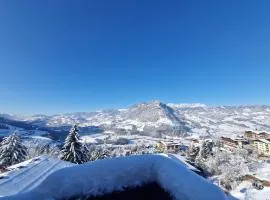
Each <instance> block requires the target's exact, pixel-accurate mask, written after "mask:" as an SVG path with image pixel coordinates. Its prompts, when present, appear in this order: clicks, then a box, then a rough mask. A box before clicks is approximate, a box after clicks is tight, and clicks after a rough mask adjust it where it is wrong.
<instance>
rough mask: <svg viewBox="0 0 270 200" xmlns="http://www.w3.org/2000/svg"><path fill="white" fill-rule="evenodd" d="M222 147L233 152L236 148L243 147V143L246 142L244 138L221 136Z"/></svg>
mask: <svg viewBox="0 0 270 200" xmlns="http://www.w3.org/2000/svg"><path fill="white" fill-rule="evenodd" d="M221 143H222V147H223V148H225V149H227V150H229V151H231V152H234V151H235V150H236V149H237V148H243V146H244V145H245V144H248V142H247V141H246V140H245V139H244V138H235V139H232V138H229V137H221Z"/></svg>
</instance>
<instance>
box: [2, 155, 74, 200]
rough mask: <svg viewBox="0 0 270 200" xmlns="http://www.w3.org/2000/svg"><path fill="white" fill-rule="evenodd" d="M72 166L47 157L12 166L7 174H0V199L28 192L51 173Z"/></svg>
mask: <svg viewBox="0 0 270 200" xmlns="http://www.w3.org/2000/svg"><path fill="white" fill-rule="evenodd" d="M73 165H74V164H72V163H69V162H65V161H62V160H58V159H53V158H51V157H47V156H41V157H37V158H34V159H31V160H27V161H25V162H22V163H19V164H16V165H12V166H10V167H8V168H7V169H8V170H9V171H8V172H5V173H3V174H0V176H1V177H2V179H0V197H1V196H8V195H13V194H17V193H23V192H27V191H30V190H31V189H33V188H34V187H36V186H37V185H39V184H40V183H41V182H42V181H43V180H44V179H46V178H47V177H48V176H49V175H50V174H51V173H53V172H55V171H57V170H59V169H62V168H64V167H68V166H73Z"/></svg>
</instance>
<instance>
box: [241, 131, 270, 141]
mask: <svg viewBox="0 0 270 200" xmlns="http://www.w3.org/2000/svg"><path fill="white" fill-rule="evenodd" d="M244 138H245V139H247V140H251V141H253V140H257V139H270V134H269V133H265V132H261V133H255V132H253V131H246V132H245V134H244Z"/></svg>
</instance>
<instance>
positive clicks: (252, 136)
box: [244, 131, 257, 140]
mask: <svg viewBox="0 0 270 200" xmlns="http://www.w3.org/2000/svg"><path fill="white" fill-rule="evenodd" d="M244 138H245V139H247V140H255V139H257V134H256V133H255V132H253V131H246V132H245V133H244Z"/></svg>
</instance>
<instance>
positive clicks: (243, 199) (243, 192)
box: [231, 181, 270, 200]
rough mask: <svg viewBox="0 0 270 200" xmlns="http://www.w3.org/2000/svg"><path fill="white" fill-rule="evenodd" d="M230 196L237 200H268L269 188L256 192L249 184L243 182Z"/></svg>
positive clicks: (269, 197) (269, 195)
mask: <svg viewBox="0 0 270 200" xmlns="http://www.w3.org/2000/svg"><path fill="white" fill-rule="evenodd" d="M231 194H232V196H234V197H235V198H237V199H239V200H269V199H270V188H267V187H265V188H264V189H263V190H256V189H254V188H253V187H252V185H251V183H250V182H247V181H244V182H242V183H241V184H240V185H239V186H238V187H237V188H236V189H235V190H234V191H232V192H231Z"/></svg>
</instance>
